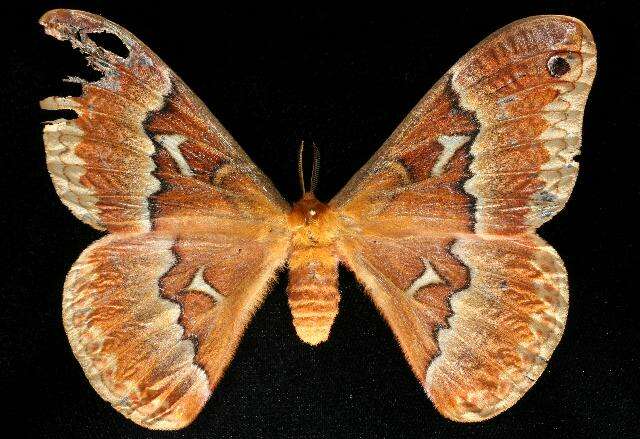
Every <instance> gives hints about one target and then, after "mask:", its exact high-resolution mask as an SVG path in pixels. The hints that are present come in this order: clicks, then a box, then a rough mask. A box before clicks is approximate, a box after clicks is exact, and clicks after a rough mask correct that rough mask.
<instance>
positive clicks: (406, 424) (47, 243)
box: [0, 1, 640, 438]
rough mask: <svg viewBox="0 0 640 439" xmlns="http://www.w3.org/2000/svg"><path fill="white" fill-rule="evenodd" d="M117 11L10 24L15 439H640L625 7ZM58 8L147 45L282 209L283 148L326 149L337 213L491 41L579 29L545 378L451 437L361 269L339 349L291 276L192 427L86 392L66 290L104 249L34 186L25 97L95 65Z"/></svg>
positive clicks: (635, 33) (4, 87)
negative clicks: (588, 80)
mask: <svg viewBox="0 0 640 439" xmlns="http://www.w3.org/2000/svg"><path fill="white" fill-rule="evenodd" d="M128 3H129V4H127V3H119V4H114V3H113V2H104V3H97V2H94V4H92V5H90V4H88V3H87V2H74V1H67V2H33V7H23V8H21V9H20V10H17V11H11V10H7V9H4V10H3V14H4V16H3V24H2V27H3V30H2V32H3V33H4V35H3V39H2V40H1V41H0V45H1V46H0V47H2V50H3V51H6V53H4V54H3V56H2V58H1V59H2V72H0V75H2V78H1V79H2V81H1V82H0V102H1V110H0V111H1V115H0V133H1V136H2V144H1V146H0V151H1V153H2V161H1V162H0V163H1V164H2V172H1V173H0V175H2V179H3V181H2V185H1V187H2V191H3V194H2V198H1V200H3V202H2V229H1V230H2V235H3V240H5V244H4V245H3V247H2V248H3V253H4V256H5V257H6V258H7V259H6V261H5V263H4V264H3V268H5V267H6V268H5V269H6V271H5V274H4V276H3V279H4V285H3V291H2V296H1V297H2V299H3V300H2V301H3V305H2V307H1V308H2V314H3V317H2V318H3V320H2V323H3V326H6V327H5V328H3V330H2V331H1V333H0V336H1V337H2V339H1V340H0V342H1V343H0V345H1V346H2V349H3V353H2V357H1V358H0V362H1V363H0V370H1V373H0V376H1V377H2V390H3V394H2V396H3V399H4V402H5V403H6V402H8V403H9V404H8V406H9V407H10V408H9V409H8V411H7V409H6V408H5V410H4V414H3V416H6V417H7V419H8V420H9V423H11V424H15V426H18V427H19V428H21V429H22V431H23V433H24V435H26V436H27V437H94V438H111V437H198V438H200V437H202V438H204V437H256V436H258V437H425V436H426V437H429V436H434V437H440V436H443V437H492V438H498V437H515V436H517V437H527V436H530V435H531V436H535V437H634V436H635V437H637V436H636V435H637V434H638V419H639V417H640V410H639V402H638V401H639V398H638V393H637V392H638V371H639V370H640V368H639V366H640V359H639V356H638V348H639V346H640V336H639V331H638V323H637V322H638V308H637V307H636V306H635V305H634V304H633V303H634V301H635V297H634V296H637V294H638V291H639V290H640V289H639V285H638V282H637V281H634V280H633V278H634V277H635V275H637V257H636V255H635V251H637V246H636V244H637V226H638V220H637V218H638V217H637V214H636V213H635V212H634V211H635V210H637V208H638V202H639V201H640V200H639V197H638V192H639V186H638V183H637V178H638V170H637V169H638V162H637V161H636V159H635V155H636V150H637V149H638V147H639V146H640V137H639V135H638V128H640V123H639V120H640V114H639V113H640V111H639V109H638V102H640V85H639V82H640V74H639V71H638V62H637V59H638V56H640V36H639V35H640V34H639V31H640V29H639V27H640V26H639V24H638V22H639V21H640V16H639V15H638V13H637V11H633V10H630V9H629V7H628V6H624V7H623V5H624V4H625V3H623V2H617V3H615V4H614V3H613V2H611V3H608V2H569V3H562V2H548V3H547V2H511V4H509V3H507V4H493V5H491V4H488V3H486V2H474V3H473V4H469V5H464V4H462V3H459V2H455V3H454V2H442V3H441V4H439V5H437V6H436V5H426V4H425V5H423V7H422V8H421V9H416V8H415V7H413V6H410V5H408V4H407V5H403V4H400V3H399V2H391V3H389V4H388V5H387V6H385V7H380V8H378V9H372V7H371V6H367V7H361V8H353V9H350V10H346V9H345V8H344V7H335V8H329V7H327V8H312V7H310V8H306V9H304V10H303V9H298V8H293V9H284V8H283V9H278V10H275V9H268V8H265V7H263V8H260V9H255V8H254V7H253V6H250V5H249V4H245V5H238V6H235V7H221V6H215V7H214V6H212V5H209V6H204V5H202V4H193V5H190V4H188V3H187V2H184V1H180V2H175V3H174V4H172V5H166V6H160V5H159V4H156V5H155V6H153V4H148V5H147V6H146V7H143V6H142V5H141V4H138V3H135V5H134V2H128ZM516 3H518V4H517V5H516ZM522 3H531V5H528V6H524V5H522ZM534 3H535V5H534ZM53 7H75V8H79V9H85V10H89V11H91V12H95V13H99V14H102V15H104V16H105V17H107V18H109V19H111V20H113V21H115V22H117V23H119V24H121V25H122V26H124V27H125V28H127V29H129V30H130V31H132V32H133V33H134V34H135V35H137V36H138V37H139V38H140V39H141V40H143V41H144V42H145V43H147V44H148V45H149V46H150V47H151V48H152V49H153V50H154V51H156V52H157V53H158V54H159V55H160V57H161V58H162V59H163V60H164V61H165V62H166V63H167V64H168V65H169V66H171V67H172V68H173V69H174V70H175V71H176V72H177V73H178V74H179V75H180V76H181V77H182V78H183V79H184V80H185V82H186V83H187V84H188V85H189V86H190V87H191V88H192V89H193V90H194V91H195V92H196V93H197V94H198V95H199V96H200V97H201V98H202V100H203V101H204V102H205V103H207V104H208V105H209V107H210V108H211V110H212V111H213V112H214V113H215V114H216V115H217V117H218V118H219V119H220V120H221V122H222V123H223V124H224V125H225V126H226V127H227V129H228V130H229V131H230V132H231V133H232V134H233V135H234V137H235V138H236V139H237V140H238V142H239V143H240V144H241V145H243V147H244V148H245V150H246V151H247V153H248V154H249V155H250V156H251V157H252V158H253V160H254V161H255V162H256V163H257V165H258V166H259V167H260V168H262V169H263V170H264V171H265V173H266V174H267V175H269V176H270V177H271V178H272V180H273V181H274V183H275V185H276V186H277V187H278V188H279V190H280V191H281V192H282V194H283V195H284V196H285V197H286V198H287V199H288V200H290V201H295V200H296V199H297V198H298V197H299V188H298V186H297V180H296V173H295V153H296V150H297V147H298V144H299V143H300V141H301V140H302V139H305V140H308V141H315V142H316V143H317V144H318V145H319V146H320V148H321V150H322V154H323V157H322V167H321V172H320V186H319V189H318V191H317V194H318V196H319V198H320V199H323V200H328V199H330V198H331V197H332V196H333V195H334V194H335V193H336V192H337V191H338V190H339V189H340V187H342V185H344V183H346V181H347V179H348V178H349V177H350V176H351V175H352V174H353V173H354V172H355V171H356V170H357V169H358V168H359V167H360V166H361V165H362V164H363V163H364V162H365V161H366V160H367V159H368V158H369V157H370V155H371V154H372V153H373V152H374V151H375V150H376V149H377V147H378V146H379V145H380V144H381V143H382V142H383V140H384V139H385V138H386V137H387V136H388V135H389V134H390V133H391V131H392V130H393V128H394V127H395V126H396V125H397V124H398V123H399V122H400V120H401V119H402V118H403V117H404V116H405V115H406V114H407V112H408V111H409V110H410V109H411V108H412V107H413V105H414V104H415V103H416V102H417V101H418V100H419V99H420V97H422V95H423V94H424V93H425V92H426V91H427V90H428V89H429V87H430V86H431V85H432V84H433V83H434V82H435V81H436V80H437V79H438V78H439V77H440V75H441V74H442V73H444V71H445V70H446V69H448V68H449V67H450V66H451V65H452V64H453V63H454V62H455V61H456V60H457V59H458V58H459V57H460V56H462V55H463V54H464V53H465V52H466V51H467V50H468V49H470V48H471V47H472V46H473V45H475V44H476V43H477V42H479V41H480V40H481V39H482V38H484V37H485V36H487V35H488V34H489V33H491V32H492V31H494V30H496V29H498V28H499V27H501V26H503V25H505V24H507V23H509V22H511V21H513V20H515V19H518V18H522V17H525V16H529V15H535V14H540V13H564V14H567V15H574V16H576V17H578V18H580V19H582V20H583V21H585V23H587V25H588V26H589V27H590V28H591V29H592V31H593V33H594V36H595V39H596V43H597V46H598V49H599V55H598V56H599V60H598V73H597V75H596V80H595V83H594V86H593V91H592V94H591V97H590V99H589V102H588V104H587V109H586V113H585V120H584V141H583V153H582V155H581V157H580V159H579V160H580V162H581V170H580V176H579V178H578V183H577V185H576V188H575V190H574V193H573V195H572V197H571V200H570V201H569V203H568V204H567V207H566V209H565V210H564V211H563V212H561V213H560V214H559V215H557V217H556V218H554V220H553V221H551V222H549V223H548V224H546V225H545V226H544V227H542V229H541V232H540V233H541V235H542V236H543V237H544V238H545V239H547V240H548V241H549V242H550V243H551V244H552V245H553V246H554V247H555V248H556V249H557V250H558V252H559V253H560V254H561V255H562V257H563V259H564V261H565V264H566V266H567V269H568V272H569V278H570V287H571V288H570V289H571V308H570V312H569V319H568V323H567V328H566V331H565V335H564V338H563V340H562V341H561V343H560V345H559V347H558V348H557V350H556V351H555V354H554V355H553V357H552V359H551V361H550V363H549V366H548V367H547V370H546V371H545V372H544V374H543V375H542V377H541V378H540V379H539V381H538V383H537V384H536V385H535V386H534V387H533V388H532V389H531V390H530V391H529V392H528V393H527V394H526V395H525V396H524V397H523V398H522V400H521V401H520V402H518V403H517V404H516V405H515V406H514V407H513V408H511V409H510V410H508V411H507V412H505V413H504V414H502V415H500V416H498V417H496V418H494V419H492V420H489V421H487V422H483V423H480V424H470V425H465V424H457V423H453V422H450V421H447V420H445V419H444V418H442V417H441V416H440V415H439V414H438V413H437V412H436V411H435V409H433V407H432V405H431V403H430V402H429V400H428V399H427V397H426V396H425V394H424V392H423V391H422V389H421V387H420V385H419V383H418V382H417V381H416V379H415V378H414V376H413V375H412V373H411V371H410V370H409V367H408V366H407V364H406V362H405V360H404V358H403V356H402V353H401V351H400V349H399V347H398V346H397V344H396V342H395V340H394V337H393V335H392V333H391V332H390V330H389V329H388V327H387V325H386V323H385V322H384V321H383V319H382V318H381V317H380V316H379V314H378V313H377V311H376V310H375V308H374V306H373V305H372V304H371V303H370V302H369V300H368V298H367V297H366V296H365V295H364V294H363V291H362V288H361V287H360V286H359V285H358V284H357V283H356V282H355V280H354V278H353V276H352V275H351V273H349V272H347V271H346V270H341V273H340V288H341V292H342V301H341V304H340V314H339V316H338V318H337V321H336V323H335V326H334V328H333V330H332V336H331V338H330V340H329V341H328V342H327V343H324V344H323V345H321V346H320V347H318V348H315V349H314V348H311V347H308V346H307V345H305V344H303V343H301V342H300V341H299V340H298V339H297V337H296V335H295V333H294V331H293V327H292V324H291V318H290V313H289V309H288V307H287V303H286V296H285V292H284V288H285V285H286V275H285V274H283V275H281V276H280V281H279V282H278V283H277V284H276V286H275V287H274V288H273V291H272V293H271V294H270V295H269V296H268V298H267V300H266V302H265V304H264V305H263V307H262V308H261V310H260V311H259V312H258V313H257V314H256V316H255V318H254V320H253V322H252V324H251V325H250V326H249V328H248V330H247V332H246V335H245V337H244V339H243V341H242V343H241V345H240V348H239V350H238V352H237V355H236V357H235V359H234V360H233V362H232V363H231V365H230V367H229V369H228V371H227V372H226V374H225V376H224V378H223V380H222V381H221V383H220V384H219V386H218V388H217V389H216V390H215V392H214V393H213V396H212V397H211V399H210V400H209V402H208V404H207V406H206V407H205V408H204V410H203V412H202V413H201V415H200V416H199V417H198V418H197V419H196V421H195V422H194V423H193V424H192V425H191V426H190V427H188V428H187V429H185V430H182V431H179V432H173V433H162V432H159V433H156V432H151V431H148V430H145V429H143V428H141V427H138V426H136V425H135V424H133V423H132V422H130V421H128V420H126V419H125V418H124V417H122V416H121V415H120V414H118V413H117V412H116V411H115V410H113V409H112V408H111V407H110V406H109V405H108V404H107V403H106V402H104V401H102V400H101V399H100V397H99V396H98V395H97V394H96V393H95V391H94V390H93V389H92V388H91V386H90V385H89V383H88V382H87V380H86V378H85V377H84V374H83V372H82V370H81V368H80V366H79V364H78V363H77V361H76V360H75V359H74V357H73V354H72V353H71V350H70V348H69V345H68V343H67V340H66V336H65V334H64V330H63V327H62V321H61V306H60V303H61V290H62V284H63V280H64V276H65V275H66V273H67V271H68V269H69V267H70V266H71V264H72V263H73V262H74V261H75V259H76V258H77V256H78V255H79V254H80V252H81V251H82V250H83V249H84V248H85V247H86V246H87V245H88V244H89V243H91V242H92V241H94V240H95V239H97V238H98V237H99V236H100V234H99V233H98V232H96V231H94V230H92V229H90V228H89V227H88V226H85V225H83V224H82V223H80V222H79V221H78V220H76V219H75V218H74V217H73V216H72V215H71V214H70V213H69V212H68V211H67V209H66V208H65V207H64V206H63V205H62V204H61V203H60V201H59V200H58V198H57V196H56V195H55V192H54V190H53V186H52V184H51V183H50V180H49V177H48V175H47V172H46V167H45V158H44V150H43V146H42V140H41V124H42V121H43V120H46V119H51V118H52V117H51V115H47V114H46V113H45V112H43V111H41V110H39V108H38V106H37V102H38V100H39V99H42V98H44V97H46V96H50V95H56V94H61V93H62V94H64V93H69V90H70V89H69V86H63V85H61V83H60V79H61V78H62V77H64V76H67V75H77V74H78V73H79V72H83V71H85V70H86V68H85V67H84V61H83V60H82V57H81V56H80V55H79V54H78V53H76V52H74V51H72V50H71V49H70V47H69V45H68V44H67V43H64V44H63V43H59V42H57V41H56V40H54V39H52V38H49V37H46V36H45V35H44V34H43V33H42V31H41V29H40V27H39V26H38V25H37V19H38V17H39V16H40V15H41V14H42V13H43V12H45V11H46V10H47V9H50V8H53ZM73 91H75V90H73ZM4 200H8V201H4ZM3 271H4V270H3ZM2 425H3V429H4V428H7V425H6V420H5V421H4V422H3V424H2Z"/></svg>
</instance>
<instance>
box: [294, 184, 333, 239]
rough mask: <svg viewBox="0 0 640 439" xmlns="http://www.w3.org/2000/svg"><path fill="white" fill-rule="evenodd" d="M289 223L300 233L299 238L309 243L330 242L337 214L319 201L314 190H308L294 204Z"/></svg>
mask: <svg viewBox="0 0 640 439" xmlns="http://www.w3.org/2000/svg"><path fill="white" fill-rule="evenodd" d="M289 225H290V226H291V228H292V229H293V231H294V232H295V233H296V234H297V235H299V236H298V237H297V239H298V240H300V241H304V242H305V243H307V244H308V245H315V244H319V243H328V241H331V240H332V237H333V235H334V233H333V232H334V229H335V226H336V216H335V213H334V211H333V210H331V208H330V207H329V206H327V205H326V204H324V203H323V202H321V201H318V199H317V198H316V196H315V195H314V194H313V192H306V193H305V194H304V195H303V197H302V198H301V199H300V201H298V202H297V203H295V204H294V205H293V207H292V209H291V212H290V213H289ZM307 241H308V242H307Z"/></svg>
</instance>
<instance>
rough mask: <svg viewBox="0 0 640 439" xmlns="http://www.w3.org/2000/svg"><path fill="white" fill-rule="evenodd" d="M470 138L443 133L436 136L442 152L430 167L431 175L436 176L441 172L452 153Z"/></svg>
mask: <svg viewBox="0 0 640 439" xmlns="http://www.w3.org/2000/svg"><path fill="white" fill-rule="evenodd" d="M470 139H471V137H469V136H446V135H444V134H443V135H441V136H438V142H439V143H440V144H441V145H442V152H441V153H440V156H438V160H437V161H436V164H435V165H433V168H432V169H431V175H436V176H437V175H440V174H442V171H443V169H444V166H445V165H446V164H447V163H449V160H451V157H453V154H455V152H456V151H457V150H458V148H460V147H461V146H462V145H464V144H465V143H467V142H468V141H469V140H470Z"/></svg>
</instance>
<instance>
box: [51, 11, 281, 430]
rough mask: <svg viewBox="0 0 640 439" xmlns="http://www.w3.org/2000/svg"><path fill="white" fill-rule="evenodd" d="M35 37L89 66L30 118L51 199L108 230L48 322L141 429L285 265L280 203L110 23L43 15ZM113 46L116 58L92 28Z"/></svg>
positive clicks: (195, 382)
mask: <svg viewBox="0 0 640 439" xmlns="http://www.w3.org/2000/svg"><path fill="white" fill-rule="evenodd" d="M40 22H41V24H42V25H43V26H44V28H45V31H46V32H47V33H48V34H50V35H52V36H54V37H56V38H58V39H60V40H68V41H70V42H71V44H72V45H73V47H75V48H78V49H80V50H81V51H82V52H83V53H84V54H85V55H86V57H87V59H88V61H89V63H90V65H91V66H93V67H94V68H96V69H97V70H99V71H100V72H102V74H103V77H102V78H101V79H100V80H98V81H96V82H85V81H82V80H78V79H74V80H77V81H80V82H81V83H82V95H81V96H79V97H64V98H61V97H52V98H47V99H45V100H44V101H42V107H43V108H45V109H51V110H59V109H70V110H73V111H75V112H76V113H77V115H78V117H77V118H76V119H73V120H66V119H59V120H56V121H53V122H50V123H48V124H47V125H46V126H45V128H44V142H45V147H46V153H47V165H48V168H49V172H50V174H51V177H52V179H53V183H54V186H55V188H56V191H57V193H58V195H59V196H60V198H61V199H62V201H63V202H64V204H65V205H67V206H68V207H69V208H70V209H71V211H72V212H73V213H74V214H75V215H76V216H77V217H78V218H80V219H81V220H82V221H84V222H86V223H88V224H90V225H91V226H93V227H95V228H97V229H100V230H107V231H109V232H111V233H112V234H111V235H108V236H106V237H104V238H102V239H100V240H98V241H97V242H95V243H94V244H93V245H92V246H90V247H89V248H88V249H87V250H85V252H83V253H82V255H81V256H80V258H79V259H78V261H77V262H76V263H75V264H74V265H73V268H72V269H71V271H70V273H69V275H68V277H67V281H66V283H65V288H64V304H63V317H64V323H65V329H66V331H67V334H68V336H69V341H70V343H71V347H72V349H73V352H74V354H75V355H76V357H77V358H78V360H79V361H80V363H81V364H82V367H83V369H84V371H85V373H86V375H87V378H88V379H89V381H90V382H91V384H92V385H93V386H94V388H95V389H96V390H97V391H98V393H99V394H100V395H101V396H102V397H103V398H104V399H105V400H107V401H109V402H110V403H111V404H112V405H113V406H114V407H115V408H116V409H117V410H119V411H120V412H121V413H123V414H124V415H125V416H127V417H129V418H130V419H132V420H133V421H135V422H137V423H138V424H140V425H143V426H145V427H148V428H152V429H176V428H181V427H184V426H185V425H187V424H189V423H190V422H191V421H192V420H193V419H194V418H195V416H196V415H197V414H198V412H199V411H200V410H201V409H202V407H203V405H204V403H205V402H206V400H207V398H208V396H209V394H210V392H211V390H212V389H213V388H214V386H215V385H216V383H217V382H218V380H219V379H220V377H221V375H222V373H223V371H224V369H225V368H226V366H227V365H228V363H229V361H230V360H231V358H232V356H233V354H234V351H235V349H236V346H237V345H238V342H239V340H240V337H241V335H242V333H243V331H244V328H245V327H246V325H247V324H248V321H249V319H250V317H251V315H252V313H253V312H254V311H255V309H256V307H257V306H258V305H259V303H260V302H261V300H262V298H263V297H264V295H265V293H266V291H267V288H268V284H269V280H270V279H271V278H272V276H273V275H274V273H275V271H276V269H277V268H278V267H280V266H281V265H282V264H283V263H284V260H285V258H286V252H287V248H288V244H289V231H288V228H287V223H286V213H287V212H288V210H289V206H288V205H287V203H286V202H285V201H284V200H283V199H282V198H281V197H280V195H279V194H278V193H277V192H276V190H275V189H274V188H273V185H272V184H271V182H270V181H269V180H268V179H267V178H266V177H265V176H264V175H263V174H262V172H260V170H259V169H258V168H257V167H256V166H255V165H254V164H253V163H252V162H251V161H250V160H249V158H248V157H247V156H246V154H245V153H244V152H243V151H242V149H241V148H240V147H239V146H238V145H237V143H236V142H235V141H234V140H233V139H232V138H231V136H230V135H229V134H228V133H227V132H226V131H225V129H224V128H223V127H222V126H221V125H220V123H219V122H218V121H217V120H216V119H215V118H214V117H213V116H212V115H211V113H210V112H209V111H208V110H207V109H206V107H204V105H203V104H202V103H201V102H200V101H199V100H198V98H197V97H196V96H195V95H194V94H193V93H192V92H191V91H190V90H189V89H188V88H187V87H186V86H185V85H184V83H183V82H182V81H181V80H180V78H178V77H177V76H176V75H175V74H174V73H173V72H172V71H171V70H170V69H169V68H168V67H167V66H166V65H165V64H164V63H163V62H162V61H161V60H160V59H159V58H158V57H157V56H156V55H155V54H154V53H153V52H151V51H150V50H149V49H148V48H147V47H146V46H145V45H144V44H142V43H141V42H140V41H139V40H137V39H136V38H135V37H134V36H133V35H131V34H130V33H129V32H127V31H126V30H124V29H123V28H121V27H119V26H117V25H116V24H114V23H111V22H109V21H107V20H105V19H103V18H101V17H99V16H96V15H92V14H89V13H86V12H80V11H70V10H54V11H51V12H48V13H47V14H45V15H44V16H43V17H42V19H41V21H40ZM100 32H108V33H111V34H113V35H115V36H116V37H118V38H119V39H120V41H121V42H122V43H123V44H124V45H125V46H126V48H127V50H128V55H127V56H126V57H124V58H123V57H120V56H118V55H116V54H114V53H111V52H109V51H107V50H105V49H103V48H102V47H100V46H98V45H96V44H95V43H94V41H93V40H92V39H91V37H92V34H95V33H100Z"/></svg>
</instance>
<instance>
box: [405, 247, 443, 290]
mask: <svg viewBox="0 0 640 439" xmlns="http://www.w3.org/2000/svg"><path fill="white" fill-rule="evenodd" d="M420 259H422V264H423V265H424V271H423V272H422V274H421V275H420V277H418V278H417V279H416V280H414V281H413V283H412V284H411V286H410V287H409V289H408V290H407V293H406V294H407V296H409V297H413V296H414V295H415V294H416V293H417V292H418V290H419V289H420V288H422V287H424V286H427V285H431V284H441V283H443V282H444V281H443V280H442V278H441V277H440V276H438V273H436V270H434V269H433V267H432V266H431V263H430V262H429V261H428V260H427V259H425V258H423V257H420Z"/></svg>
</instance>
